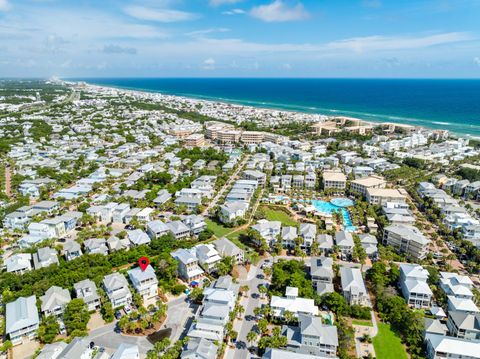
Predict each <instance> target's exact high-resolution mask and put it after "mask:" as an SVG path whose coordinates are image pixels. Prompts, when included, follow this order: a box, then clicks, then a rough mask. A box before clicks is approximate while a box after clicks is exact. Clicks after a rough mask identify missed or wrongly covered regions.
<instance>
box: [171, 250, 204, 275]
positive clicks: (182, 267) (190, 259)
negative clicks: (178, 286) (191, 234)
mask: <svg viewBox="0 0 480 359" xmlns="http://www.w3.org/2000/svg"><path fill="white" fill-rule="evenodd" d="M171 256H172V257H173V258H175V259H176V260H177V261H178V273H179V275H180V277H181V278H182V279H183V280H185V281H187V282H191V281H196V280H199V279H200V278H202V277H203V275H204V272H203V270H202V269H201V268H200V266H199V265H198V258H197V256H196V255H195V254H192V253H190V251H188V250H186V249H184V248H179V249H177V250H176V251H174V252H172V253H171Z"/></svg>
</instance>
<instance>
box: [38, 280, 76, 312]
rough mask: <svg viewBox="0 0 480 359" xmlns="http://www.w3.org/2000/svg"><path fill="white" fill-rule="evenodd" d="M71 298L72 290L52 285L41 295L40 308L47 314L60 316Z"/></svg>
mask: <svg viewBox="0 0 480 359" xmlns="http://www.w3.org/2000/svg"><path fill="white" fill-rule="evenodd" d="M71 300H72V298H71V297H70V292H69V291H68V290H67V289H63V288H60V287H57V286H52V287H50V288H48V290H47V291H46V292H45V294H44V295H43V296H41V297H40V302H41V305H40V308H41V310H42V313H43V315H45V316H48V315H53V316H55V317H59V316H61V315H63V312H64V310H65V307H66V306H67V304H68V303H69V302H70V301H71Z"/></svg>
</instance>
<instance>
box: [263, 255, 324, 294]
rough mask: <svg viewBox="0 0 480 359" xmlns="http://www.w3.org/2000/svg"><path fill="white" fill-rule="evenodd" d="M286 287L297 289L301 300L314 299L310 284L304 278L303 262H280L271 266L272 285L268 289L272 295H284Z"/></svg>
mask: <svg viewBox="0 0 480 359" xmlns="http://www.w3.org/2000/svg"><path fill="white" fill-rule="evenodd" d="M287 287H297V288H298V295H299V296H300V297H302V298H314V296H315V291H314V290H313V287H312V283H311V282H310V280H308V279H307V278H306V275H305V264H304V263H303V261H296V260H291V261H287V260H280V261H278V262H277V263H275V264H274V265H273V273H272V284H271V285H270V287H269V290H270V293H271V294H272V295H279V296H284V295H285V289H286V288H287Z"/></svg>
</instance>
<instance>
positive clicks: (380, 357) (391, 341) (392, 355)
mask: <svg viewBox="0 0 480 359" xmlns="http://www.w3.org/2000/svg"><path fill="white" fill-rule="evenodd" d="M373 346H374V347H375V354H376V358H377V359H407V353H406V352H405V348H404V346H403V344H402V342H401V340H400V338H399V337H398V336H397V335H396V334H395V333H394V332H393V331H392V330H391V329H390V325H388V324H384V323H378V334H377V336H375V337H374V338H373Z"/></svg>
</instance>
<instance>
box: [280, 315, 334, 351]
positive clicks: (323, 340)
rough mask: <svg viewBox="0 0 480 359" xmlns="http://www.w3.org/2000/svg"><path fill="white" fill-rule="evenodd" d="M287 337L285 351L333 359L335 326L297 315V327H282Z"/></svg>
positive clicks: (307, 316) (318, 318) (310, 317)
mask: <svg viewBox="0 0 480 359" xmlns="http://www.w3.org/2000/svg"><path fill="white" fill-rule="evenodd" d="M282 335H284V336H286V337H287V349H290V350H292V351H294V352H297V353H302V354H311V355H325V356H328V357H335V356H336V353H337V347H338V334H337V327H336V326H335V325H326V324H323V323H322V318H320V317H315V316H313V315H310V314H299V315H298V326H287V325H284V326H283V327H282Z"/></svg>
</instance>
